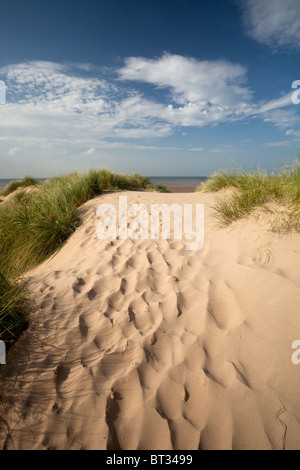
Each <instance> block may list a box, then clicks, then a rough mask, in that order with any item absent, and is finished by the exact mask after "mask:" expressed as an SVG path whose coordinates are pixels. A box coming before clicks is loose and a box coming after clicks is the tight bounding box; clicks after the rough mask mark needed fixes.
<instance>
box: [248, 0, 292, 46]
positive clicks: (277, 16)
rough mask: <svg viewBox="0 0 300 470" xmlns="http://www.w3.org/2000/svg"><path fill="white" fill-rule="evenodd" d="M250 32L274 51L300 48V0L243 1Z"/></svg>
mask: <svg viewBox="0 0 300 470" xmlns="http://www.w3.org/2000/svg"><path fill="white" fill-rule="evenodd" d="M240 3H241V5H242V8H243V11H244V14H243V16H244V24H245V28H246V32H247V33H248V34H249V35H250V36H251V37H252V38H253V39H255V40H256V41H258V42H260V43H262V44H265V45H267V46H269V47H271V48H272V49H282V48H287V47H293V48H296V49H300V2H299V0H241V2H240Z"/></svg>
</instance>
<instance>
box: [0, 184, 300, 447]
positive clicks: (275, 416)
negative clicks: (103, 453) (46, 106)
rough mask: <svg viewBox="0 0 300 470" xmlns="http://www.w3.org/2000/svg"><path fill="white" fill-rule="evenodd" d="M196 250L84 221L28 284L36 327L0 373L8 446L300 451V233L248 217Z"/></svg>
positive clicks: (91, 205)
mask: <svg viewBox="0 0 300 470" xmlns="http://www.w3.org/2000/svg"><path fill="white" fill-rule="evenodd" d="M124 194H125V195H126V196H127V197H128V204H133V203H135V202H140V203H143V204H145V205H146V207H147V208H148V209H149V211H150V205H151V203H159V204H161V203H166V204H172V203H174V202H179V203H181V204H183V203H191V204H196V203H204V204H205V242H204V247H203V248H202V249H201V250H199V251H188V250H186V249H185V245H184V240H182V241H181V240H174V239H173V238H172V237H171V239H170V240H162V239H159V240H151V239H148V240H131V239H127V240H120V239H117V240H100V239H98V238H97V235H96V226H97V223H98V221H99V219H98V218H97V217H96V208H97V206H98V205H99V204H102V203H105V202H108V203H111V204H113V205H115V207H118V197H119V195H120V193H117V192H115V193H111V194H106V195H103V196H101V197H99V198H96V199H94V200H91V201H89V202H88V203H86V204H85V205H84V206H83V207H82V223H81V225H80V227H79V229H78V230H77V231H76V232H75V233H74V234H73V235H72V236H71V238H70V239H69V241H68V243H67V244H66V245H65V246H64V247H63V248H62V249H61V251H60V252H59V253H58V254H57V255H56V256H55V257H53V258H52V259H51V260H49V261H47V262H45V263H43V264H42V265H41V266H39V267H38V268H36V269H34V270H33V271H31V272H30V273H29V274H28V277H29V286H30V290H31V292H32V297H33V313H32V318H31V326H30V327H29V329H28V330H27V331H26V332H24V334H23V335H22V337H21V338H20V340H19V341H18V342H17V343H16V345H15V347H14V348H13V349H12V350H11V351H10V352H9V354H8V358H7V365H6V366H5V367H4V366H0V368H1V369H0V372H1V374H2V375H1V392H0V394H1V400H0V448H3V449H103V450H104V449H113V450H117V449H124V450H126V449H127V450H135V449H150V450H154V449H155V450H162V449H164V450H169V449H176V450H179V449H182V450H188V449H300V398H299V390H300V365H298V366H297V365H295V364H293V363H292V360H291V356H292V352H293V350H292V349H291V347H292V343H293V341H295V340H297V339H300V308H299V307H300V268H299V266H300V236H299V235H288V236H279V235H277V234H275V233H272V232H270V231H268V229H267V228H268V225H267V222H266V221H265V222H264V221H262V220H258V221H257V220H256V219H255V217H252V218H251V219H249V220H248V221H239V222H237V223H235V224H233V225H232V226H231V227H230V228H227V229H218V228H216V227H215V221H214V219H213V218H212V210H211V209H210V206H211V204H212V203H213V198H214V196H212V195H210V194H200V193H190V194H180V198H179V197H178V195H176V194H158V193H144V192H128V193H122V195H124Z"/></svg>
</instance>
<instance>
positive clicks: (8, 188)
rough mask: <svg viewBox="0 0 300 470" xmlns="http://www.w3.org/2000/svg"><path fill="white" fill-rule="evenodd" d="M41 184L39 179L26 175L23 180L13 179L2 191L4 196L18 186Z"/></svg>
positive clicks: (25, 186)
mask: <svg viewBox="0 0 300 470" xmlns="http://www.w3.org/2000/svg"><path fill="white" fill-rule="evenodd" d="M37 184H39V182H38V181H37V180H35V179H34V178H31V176H24V178H22V179H21V180H17V181H11V182H10V183H9V184H8V185H7V186H6V188H4V190H3V191H1V195H2V196H8V195H9V194H11V193H12V192H14V191H15V190H16V189H18V188H27V187H28V186H35V185H37Z"/></svg>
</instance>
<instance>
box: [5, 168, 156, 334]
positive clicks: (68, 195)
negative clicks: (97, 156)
mask: <svg viewBox="0 0 300 470" xmlns="http://www.w3.org/2000/svg"><path fill="white" fill-rule="evenodd" d="M33 181H34V180H33V179H31V178H30V177H26V178H24V179H23V180H21V182H22V184H21V185H20V183H18V184H17V182H13V183H10V185H8V187H7V188H5V191H4V194H6V195H8V194H10V193H11V192H12V191H14V190H15V189H16V188H20V187H23V188H25V187H26V186H28V185H31V184H32V182H33ZM113 190H161V191H164V188H163V187H153V186H151V184H150V180H149V178H146V177H143V176H140V175H138V174H133V175H124V174H117V173H113V172H111V171H109V170H107V169H105V168H102V169H101V170H90V171H88V172H87V173H84V174H80V173H71V174H69V175H66V176H59V177H54V178H51V179H49V180H47V181H45V182H44V183H43V184H39V185H38V186H37V189H36V190H35V191H33V192H30V193H28V192H26V191H25V190H24V191H19V192H18V193H17V194H15V195H14V196H12V197H11V198H10V199H9V200H7V201H5V202H2V203H1V205H0V246H1V252H0V267H1V269H0V300H1V303H0V339H2V338H1V335H4V336H5V338H6V341H8V342H13V341H14V339H15V337H17V336H18V334H19V332H20V331H22V328H24V326H25V325H26V318H25V317H24V305H26V295H25V289H26V286H25V284H24V283H20V282H19V281H18V280H19V279H20V276H21V275H22V274H23V273H24V272H26V271H28V270H29V269H31V268H33V267H34V266H36V265H38V264H39V263H41V262H43V261H44V260H45V259H47V258H49V257H50V256H52V255H54V254H55V253H56V252H57V251H58V250H59V249H60V248H61V247H62V246H63V245H64V243H65V242H66V240H67V239H68V237H69V236H70V235H71V234H72V233H73V232H74V231H75V230H76V227H77V226H78V224H79V219H80V212H79V207H80V206H81V205H82V204H83V203H85V202H86V201H88V200H89V199H92V198H93V197H95V196H97V195H100V194H101V193H102V192H103V191H113ZM22 325H23V326H22Z"/></svg>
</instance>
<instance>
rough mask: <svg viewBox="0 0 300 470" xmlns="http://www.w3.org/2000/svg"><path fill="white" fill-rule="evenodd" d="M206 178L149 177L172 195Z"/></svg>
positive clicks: (2, 184)
mask: <svg viewBox="0 0 300 470" xmlns="http://www.w3.org/2000/svg"><path fill="white" fill-rule="evenodd" d="M207 178H208V177H207V176H149V179H150V181H151V183H152V184H153V185H161V186H165V187H166V188H167V189H168V190H169V191H171V192H172V193H176V192H188V193H189V192H190V193H192V192H194V191H195V189H196V188H197V187H198V186H199V185H201V183H203V182H204V181H206V180H207ZM18 179H20V178H10V179H0V189H3V188H5V186H7V185H8V183H10V182H11V181H16V180H18ZM35 179H36V180H38V181H45V180H46V179H47V178H35Z"/></svg>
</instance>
